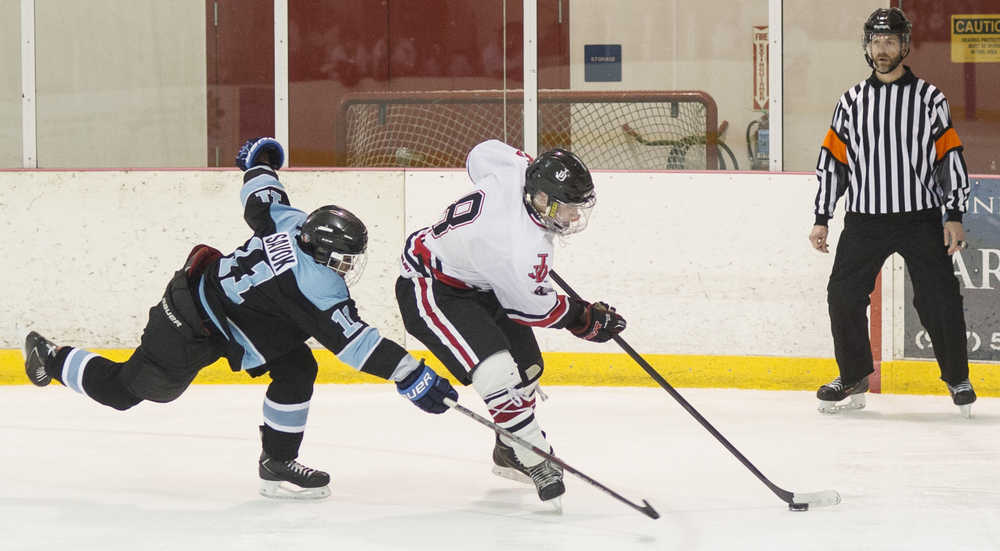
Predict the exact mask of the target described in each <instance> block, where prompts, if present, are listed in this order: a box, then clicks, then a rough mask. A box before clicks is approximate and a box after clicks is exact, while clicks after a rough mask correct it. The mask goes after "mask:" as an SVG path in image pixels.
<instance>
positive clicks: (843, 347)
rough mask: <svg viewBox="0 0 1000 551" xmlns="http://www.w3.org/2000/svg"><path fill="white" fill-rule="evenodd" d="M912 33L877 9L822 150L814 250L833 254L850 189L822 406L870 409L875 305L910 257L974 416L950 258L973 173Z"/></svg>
mask: <svg viewBox="0 0 1000 551" xmlns="http://www.w3.org/2000/svg"><path fill="white" fill-rule="evenodd" d="M910 30H911V25H910V22H909V20H907V18H906V15H905V14H904V13H903V11H902V10H900V9H898V8H890V9H885V8H882V9H878V10H875V11H874V12H873V13H872V14H871V16H870V17H869V18H868V20H867V21H866V22H865V26H864V40H863V46H864V53H865V59H866V60H867V62H868V65H869V66H871V68H872V73H871V76H869V77H868V78H867V79H865V80H863V81H861V82H860V83H858V84H857V85H855V86H854V87H852V88H851V89H850V90H848V91H847V92H845V93H844V94H843V95H842V96H841V97H840V100H839V101H838V102H837V106H836V108H835V109H834V111H833V121H832V123H831V124H830V129H829V130H828V131H827V134H826V138H825V139H824V140H823V146H822V148H821V149H820V154H819V162H818V164H817V167H816V175H817V177H818V179H819V191H818V192H817V194H816V204H815V211H814V212H815V215H816V223H815V225H814V226H813V229H812V232H810V234H809V243H810V244H811V245H812V246H813V248H815V249H816V250H818V251H821V252H824V253H825V252H828V251H829V247H828V245H827V222H828V221H829V220H830V218H831V217H832V216H833V211H834V207H835V206H836V204H837V200H838V199H839V198H840V197H841V196H843V195H845V194H846V196H847V198H846V200H845V207H846V210H847V214H846V215H845V217H844V230H843V232H842V233H841V235H840V241H839V243H838V244H837V254H836V257H835V259H834V262H833V271H832V273H831V274H830V282H829V285H828V286H827V302H828V304H829V310H830V325H831V329H832V333H833V346H834V354H835V355H836V359H837V366H838V367H839V369H840V375H839V376H838V377H837V378H836V379H834V380H833V381H832V382H830V383H828V384H825V385H823V386H821V387H820V388H819V390H818V391H817V393H816V396H817V397H818V398H819V400H820V405H819V411H821V412H823V413H836V412H837V411H840V410H841V409H844V408H862V407H864V406H865V392H867V391H868V376H869V375H870V374H871V373H873V372H874V367H873V362H872V355H871V345H870V341H869V338H868V318H867V314H866V308H867V307H868V305H869V295H870V294H871V292H872V290H873V289H874V288H875V278H876V277H877V275H878V273H879V271H880V270H881V269H882V264H883V263H884V262H885V260H886V258H888V257H889V255H891V254H892V253H899V254H900V255H901V256H902V257H903V259H904V260H906V267H907V271H908V272H909V275H910V280H911V281H912V282H913V294H914V299H913V305H914V307H915V308H916V310H917V314H918V316H919V317H920V322H921V323H922V324H923V326H924V328H925V329H926V330H927V333H928V334H929V335H930V338H931V342H932V344H933V347H934V355H935V357H936V358H937V362H938V365H939V367H940V368H941V379H942V380H943V381H944V382H945V384H946V386H947V389H948V391H949V394H951V397H952V400H953V401H954V403H955V405H957V406H959V407H960V409H961V412H962V414H963V415H965V416H966V417H969V416H971V404H972V403H973V402H975V400H976V393H975V391H974V390H973V389H972V384H971V383H970V382H969V360H968V348H967V343H966V335H965V318H964V313H963V310H962V295H961V292H960V290H959V283H958V280H957V279H956V278H955V275H954V270H953V267H952V260H951V256H950V255H952V254H954V253H955V252H956V251H958V250H959V249H963V248H965V247H966V245H967V244H966V242H965V230H964V229H963V227H962V214H963V213H964V212H965V211H966V208H967V205H968V201H969V177H968V171H967V170H966V166H965V159H964V158H963V156H962V150H963V146H962V141H961V140H960V139H959V138H958V133H957V132H956V131H955V128H954V127H953V126H952V121H951V113H950V110H949V107H948V100H947V99H946V98H945V96H944V94H943V93H942V92H941V90H939V89H938V88H936V87H935V86H934V85H933V84H931V83H929V82H927V81H925V80H923V79H921V78H918V77H917V76H915V75H914V74H913V72H912V71H911V70H910V68H909V67H907V66H904V65H903V64H902V61H903V58H905V57H906V55H907V54H908V53H909V52H910ZM942 211H943V214H942ZM942 218H944V221H943V222H942ZM848 398H849V399H850V402H849V403H847V404H843V405H842V404H839V402H842V401H843V400H845V399H848Z"/></svg>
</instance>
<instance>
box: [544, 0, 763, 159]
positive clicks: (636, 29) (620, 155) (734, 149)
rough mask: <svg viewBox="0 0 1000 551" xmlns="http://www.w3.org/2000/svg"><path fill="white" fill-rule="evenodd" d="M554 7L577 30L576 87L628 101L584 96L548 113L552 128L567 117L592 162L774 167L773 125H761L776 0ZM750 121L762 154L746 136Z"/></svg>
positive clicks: (592, 1)
mask: <svg viewBox="0 0 1000 551" xmlns="http://www.w3.org/2000/svg"><path fill="white" fill-rule="evenodd" d="M554 4H557V5H553V6H549V7H548V8H547V9H554V10H560V11H561V17H562V19H563V24H564V25H566V26H567V27H568V31H569V33H568V34H569V37H570V41H569V43H568V52H569V56H568V57H569V59H568V63H569V65H568V68H569V77H570V79H569V86H568V87H569V89H570V90H571V91H573V93H576V94H589V93H594V92H601V93H608V94H618V95H619V99H618V101H616V102H595V101H594V100H593V99H592V98H589V97H581V98H580V99H579V101H574V102H572V103H571V104H570V107H569V108H568V109H569V111H568V112H567V113H565V114H563V115H558V114H551V115H548V116H547V117H543V118H546V119H547V121H543V122H542V123H540V124H542V126H543V133H544V132H545V130H544V128H546V127H547V125H548V124H549V123H550V122H552V120H553V119H559V118H560V117H561V116H568V117H569V120H570V121H571V125H570V134H569V136H567V137H566V138H565V139H564V140H565V141H566V143H565V144H562V145H565V146H569V147H570V148H573V149H575V150H576V151H577V153H579V154H580V155H581V156H582V157H583V158H584V160H585V161H586V162H588V163H589V164H590V165H591V167H592V168H609V169H612V168H613V169H661V170H679V169H683V170H716V169H728V170H736V169H739V170H747V169H750V168H752V167H757V166H759V167H764V166H766V159H767V152H766V143H767V128H766V125H765V127H764V128H761V125H760V124H759V123H760V121H761V120H762V118H763V116H764V113H765V112H766V109H767V107H768V105H767V90H766V82H767V76H766V71H767V66H766V63H767V53H766V52H767V50H766V30H767V29H766V27H767V22H768V11H767V10H768V2H767V0H750V1H744V2H732V1H729V0H704V1H700V2H686V1H682V0H631V1H629V2H619V3H615V4H614V6H613V7H611V6H609V4H608V3H607V2H605V1H602V0H563V1H562V2H557V3H554ZM542 9H544V8H543V7H542V3H539V10H540V11H541V10H542ZM761 37H763V39H762V38H761ZM761 40H763V43H761ZM755 41H756V43H755ZM755 53H758V54H759V55H755ZM541 55H543V56H546V55H552V52H551V51H548V50H542V53H541ZM755 79H756V80H755ZM755 82H758V83H759V84H761V85H762V86H763V88H755V86H754V84H755ZM543 115H544V113H543ZM748 128H749V130H750V132H751V133H752V138H753V142H752V146H753V155H752V154H751V152H749V151H748V148H747V144H746V141H745V135H746V133H745V131H746V130H747V129H748ZM761 137H762V139H759V138H761ZM758 144H760V145H761V146H763V150H761V151H760V152H759V154H758V149H759V147H758ZM752 156H754V157H759V159H758V160H757V161H756V162H755V161H754V159H752V158H751V157H752Z"/></svg>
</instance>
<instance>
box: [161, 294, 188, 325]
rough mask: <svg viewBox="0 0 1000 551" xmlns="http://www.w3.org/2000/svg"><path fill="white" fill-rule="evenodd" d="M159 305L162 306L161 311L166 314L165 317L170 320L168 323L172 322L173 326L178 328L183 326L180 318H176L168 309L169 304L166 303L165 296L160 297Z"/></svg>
mask: <svg viewBox="0 0 1000 551" xmlns="http://www.w3.org/2000/svg"><path fill="white" fill-rule="evenodd" d="M160 307H161V308H163V313H164V314H166V316H167V319H168V320H170V323H172V324H174V327H176V328H178V329H180V328H181V327H183V326H184V324H182V323H181V320H179V319H177V316H175V315H174V313H173V312H172V311H171V310H170V305H168V304H167V297H163V298H162V299H160Z"/></svg>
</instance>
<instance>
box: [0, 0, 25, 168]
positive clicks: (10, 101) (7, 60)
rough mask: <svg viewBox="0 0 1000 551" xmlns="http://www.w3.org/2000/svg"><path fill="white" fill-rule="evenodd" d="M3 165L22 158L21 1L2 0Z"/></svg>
mask: <svg viewBox="0 0 1000 551" xmlns="http://www.w3.org/2000/svg"><path fill="white" fill-rule="evenodd" d="M0 13H3V14H4V17H2V18H0V74H2V75H5V78H4V79H2V80H0V168H20V167H21V165H22V162H21V40H20V39H21V31H20V26H21V16H20V14H21V2H20V1H19V0H0Z"/></svg>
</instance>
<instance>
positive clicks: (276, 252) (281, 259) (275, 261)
mask: <svg viewBox="0 0 1000 551" xmlns="http://www.w3.org/2000/svg"><path fill="white" fill-rule="evenodd" d="M264 250H265V251H266V252H267V262H268V264H270V265H271V269H272V270H274V275H278V274H280V273H282V272H284V271H285V270H287V269H289V268H291V267H292V266H294V265H295V264H296V263H297V262H298V259H297V258H296V257H295V247H294V246H293V245H292V238H291V237H290V236H289V235H288V233H276V234H273V235H269V236H267V237H265V238H264Z"/></svg>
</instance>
